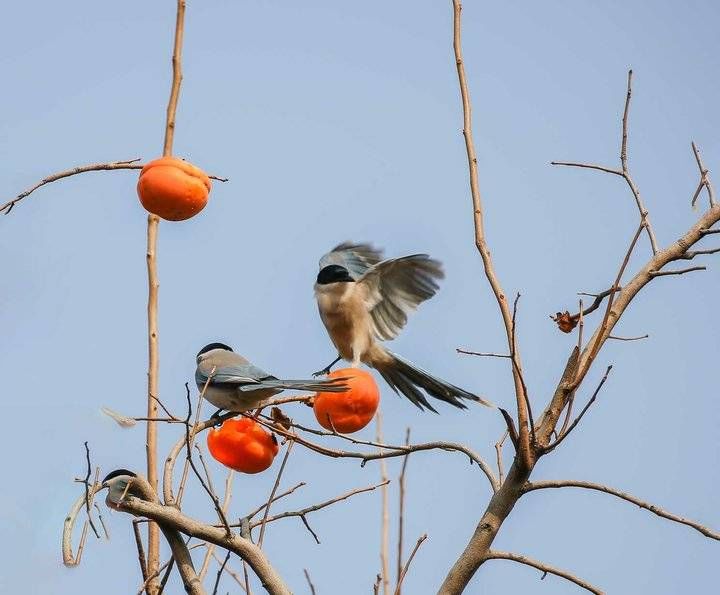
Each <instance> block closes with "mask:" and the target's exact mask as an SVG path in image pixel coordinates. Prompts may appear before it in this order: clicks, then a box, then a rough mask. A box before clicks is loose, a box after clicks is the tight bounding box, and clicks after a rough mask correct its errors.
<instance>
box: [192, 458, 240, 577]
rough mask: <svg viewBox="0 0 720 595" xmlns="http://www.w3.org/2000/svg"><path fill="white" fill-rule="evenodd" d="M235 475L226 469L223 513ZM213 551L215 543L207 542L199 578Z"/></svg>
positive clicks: (228, 502)
mask: <svg viewBox="0 0 720 595" xmlns="http://www.w3.org/2000/svg"><path fill="white" fill-rule="evenodd" d="M234 477H235V472H234V471H233V470H232V469H230V470H229V471H228V474H227V477H226V478H225V495H224V496H223V501H222V511H223V514H225V515H227V511H228V508H229V507H230V500H231V499H232V481H233V478H234ZM214 553H215V544H214V543H209V544H207V549H206V551H205V557H204V558H203V563H202V566H201V567H200V572H198V576H199V577H200V580H201V581H202V580H205V575H206V574H207V571H208V569H209V567H210V558H212V557H213V554H214Z"/></svg>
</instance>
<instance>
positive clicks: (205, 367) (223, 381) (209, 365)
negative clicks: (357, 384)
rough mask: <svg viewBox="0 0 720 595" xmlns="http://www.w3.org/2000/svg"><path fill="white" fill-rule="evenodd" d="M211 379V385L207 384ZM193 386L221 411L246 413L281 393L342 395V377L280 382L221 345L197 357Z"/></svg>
mask: <svg viewBox="0 0 720 595" xmlns="http://www.w3.org/2000/svg"><path fill="white" fill-rule="evenodd" d="M208 378H210V382H208ZM195 383H196V384H197V386H198V390H201V391H202V390H203V388H205V384H206V383H207V389H206V390H205V399H206V400H207V401H209V402H210V403H212V404H213V405H215V407H218V408H219V409H220V410H221V411H222V410H225V411H238V412H241V411H247V410H248V409H252V408H253V407H255V406H256V405H257V404H258V403H260V402H261V401H264V400H265V399H267V398H269V397H272V396H273V395H276V394H278V393H279V392H281V391H283V390H287V389H289V390H308V391H323V392H343V391H346V390H347V386H346V385H345V384H344V382H343V379H342V378H336V379H333V380H317V379H311V380H279V379H278V378H276V377H275V376H271V375H270V374H268V373H267V372H265V370H261V369H260V368H258V367H257V366H254V365H252V364H251V363H250V362H249V361H248V360H246V359H245V358H244V357H243V356H241V355H238V354H237V353H235V352H234V351H233V350H232V348H231V347H228V346H227V345H225V344H223V343H210V344H209V345H205V347H203V348H202V349H201V350H200V351H199V352H198V354H197V368H196V369H195Z"/></svg>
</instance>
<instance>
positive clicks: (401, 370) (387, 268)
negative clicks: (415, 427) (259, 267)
mask: <svg viewBox="0 0 720 595" xmlns="http://www.w3.org/2000/svg"><path fill="white" fill-rule="evenodd" d="M444 276H445V275H444V273H443V270H442V264H441V263H440V262H438V261H437V260H434V259H432V258H430V256H428V255H427V254H412V255H410V256H402V257H400V258H389V259H387V260H383V258H382V251H380V250H377V249H375V248H373V247H372V246H371V245H370V244H353V243H351V242H344V243H342V244H340V245H338V246H336V247H335V248H333V249H332V250H331V251H330V252H328V253H327V254H325V256H323V257H322V258H321V259H320V272H319V273H318V276H317V280H316V282H315V298H316V299H317V303H318V309H319V311H320V318H321V319H322V321H323V323H324V324H325V328H326V329H327V331H328V334H329V335H330V339H331V340H332V342H333V343H334V344H335V347H336V348H337V350H338V357H337V359H336V360H335V361H334V362H332V363H331V364H330V365H329V366H327V367H326V368H325V369H323V370H320V371H319V372H316V375H317V376H320V375H322V374H327V373H328V372H329V371H330V369H331V368H332V366H333V365H335V364H336V363H337V362H338V361H340V360H341V359H344V360H347V361H349V362H351V363H352V366H353V367H358V366H359V365H360V362H362V363H364V364H367V365H368V366H370V367H371V368H375V369H376V370H377V371H378V372H379V373H380V375H381V376H382V377H383V378H384V379H385V381H386V382H387V383H388V384H389V385H390V387H391V388H392V389H393V390H394V391H395V392H396V393H398V392H400V393H402V394H403V395H405V396H406V397H407V398H408V399H410V401H411V402H412V403H414V404H415V405H417V406H418V407H419V408H420V409H423V408H427V409H430V410H431V411H435V409H434V408H433V406H432V405H431V404H430V403H429V402H428V400H427V399H426V398H425V395H424V394H423V391H424V392H425V393H427V394H428V395H430V396H432V397H435V398H436V399H440V400H441V401H444V402H446V403H449V404H450V405H454V406H455V407H459V408H461V409H465V408H466V406H465V404H464V403H463V402H462V400H463V399H466V400H470V401H476V402H478V403H482V404H483V405H487V406H489V407H491V406H492V405H491V403H489V402H488V401H485V400H484V399H481V398H480V397H478V396H477V395H474V394H472V393H470V392H468V391H466V390H464V389H462V388H459V387H457V386H455V385H453V384H450V383H449V382H446V381H445V380H441V379H440V378H437V377H436V376H433V375H432V374H430V373H429V372H427V371H425V370H423V369H422V368H419V367H418V366H416V365H415V364H413V363H411V362H409V361H407V360H406V359H403V358H402V357H400V356H399V355H397V354H395V353H393V352H391V351H390V350H388V349H386V348H385V347H384V346H383V345H382V344H381V343H380V342H381V341H390V340H392V339H394V338H395V337H396V336H397V335H398V333H400V331H401V330H402V328H403V327H404V326H405V323H406V322H407V317H408V314H409V313H410V312H412V311H413V310H415V308H417V307H418V306H419V305H420V304H421V303H422V302H424V301H425V300H427V299H430V298H431V297H432V296H433V295H435V293H436V292H437V290H438V287H439V286H438V280H439V279H442V278H443V277H444Z"/></svg>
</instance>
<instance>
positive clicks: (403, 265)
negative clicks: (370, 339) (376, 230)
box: [357, 254, 445, 341]
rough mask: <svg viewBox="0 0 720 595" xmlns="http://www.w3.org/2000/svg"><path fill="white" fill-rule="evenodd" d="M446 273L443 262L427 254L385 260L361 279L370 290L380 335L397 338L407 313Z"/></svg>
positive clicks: (375, 326)
mask: <svg viewBox="0 0 720 595" xmlns="http://www.w3.org/2000/svg"><path fill="white" fill-rule="evenodd" d="M444 276H445V274H444V273H443V270H442V264H441V263H440V262H439V261H437V260H433V259H432V258H430V257H429V256H428V255H427V254H412V255H410V256H403V257H401V258H392V259H388V260H383V261H382V262H380V263H378V264H376V265H375V266H373V267H371V268H369V269H368V270H367V271H366V272H365V274H364V275H363V276H362V277H361V278H360V279H358V281H357V282H358V284H362V285H363V286H364V287H365V288H366V290H367V296H368V297H367V308H368V310H369V311H370V315H371V317H372V322H373V332H374V333H375V336H376V337H377V338H378V339H381V340H383V341H389V340H390V339H394V338H395V337H396V336H397V334H398V333H399V332H400V331H401V330H402V328H403V326H405V323H406V322H407V315H408V314H409V313H410V312H412V311H413V310H414V309H415V308H417V307H418V305H420V304H421V303H422V302H424V301H425V300H427V299H429V298H431V297H432V296H434V295H435V293H436V292H437V290H438V287H439V286H438V284H437V280H438V279H442V278H443V277H444Z"/></svg>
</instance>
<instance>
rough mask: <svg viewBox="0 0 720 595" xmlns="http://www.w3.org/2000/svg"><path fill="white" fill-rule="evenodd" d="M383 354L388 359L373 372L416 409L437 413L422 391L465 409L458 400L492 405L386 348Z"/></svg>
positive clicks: (463, 404) (487, 405)
mask: <svg viewBox="0 0 720 595" xmlns="http://www.w3.org/2000/svg"><path fill="white" fill-rule="evenodd" d="M386 353H387V355H389V356H390V357H391V358H392V359H391V361H388V362H387V363H384V364H382V365H376V366H375V367H376V369H377V371H378V372H380V375H381V376H382V377H383V378H384V379H385V382H387V383H388V384H389V385H390V387H391V388H392V389H393V390H394V391H395V392H396V393H397V392H400V393H402V394H404V395H405V396H406V397H407V398H408V399H410V401H411V402H412V403H413V404H414V405H416V406H417V407H419V408H420V409H424V408H427V409H430V411H434V412H435V413H437V411H436V410H435V408H434V407H433V406H432V405H430V403H429V402H428V400H427V399H426V398H425V395H423V393H422V391H425V392H426V393H427V394H429V395H431V396H433V397H435V398H436V399H439V400H441V401H444V402H445V403H449V404H450V405H453V406H454V407H458V408H460V409H467V405H465V403H463V402H462V399H467V400H469V401H475V402H477V403H480V404H482V405H485V406H486V407H495V405H494V404H493V403H491V402H490V401H487V400H485V399H482V398H480V397H478V396H477V395H474V394H472V393H470V392H468V391H466V390H465V389H462V388H460V387H458V386H455V385H454V384H450V383H449V382H446V381H445V380H442V379H440V378H437V377H435V376H433V375H432V374H430V372H427V371H426V370H423V369H422V368H420V367H418V366H416V365H415V364H413V363H412V362H409V361H408V360H406V359H403V358H402V357H400V356H399V355H397V354H395V353H392V352H391V351H387V350H386Z"/></svg>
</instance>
